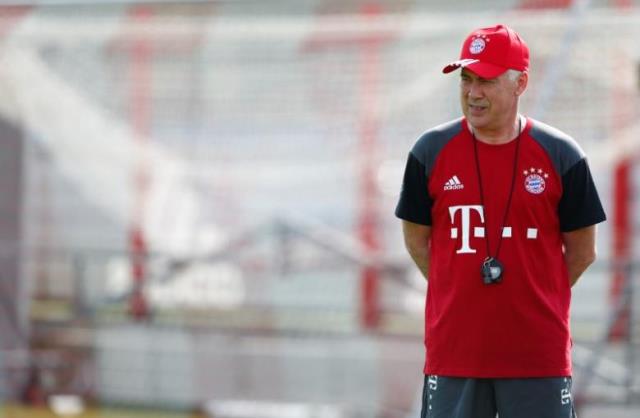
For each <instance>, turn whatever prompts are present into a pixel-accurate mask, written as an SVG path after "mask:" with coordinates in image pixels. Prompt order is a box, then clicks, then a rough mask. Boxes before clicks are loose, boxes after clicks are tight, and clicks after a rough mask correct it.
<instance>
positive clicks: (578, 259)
mask: <svg viewBox="0 0 640 418" xmlns="http://www.w3.org/2000/svg"><path fill="white" fill-rule="evenodd" d="M593 260H594V257H584V256H578V255H574V254H571V253H566V254H565V261H566V263H567V270H568V272H569V284H570V285H571V286H572V287H573V285H574V284H576V283H577V282H578V279H579V278H580V276H582V273H584V272H585V270H586V269H587V268H588V267H589V266H590V265H591V263H593Z"/></svg>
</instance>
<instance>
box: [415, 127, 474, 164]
mask: <svg viewBox="0 0 640 418" xmlns="http://www.w3.org/2000/svg"><path fill="white" fill-rule="evenodd" d="M462 120H463V118H457V119H454V120H451V121H448V122H445V123H443V124H441V125H438V126H435V127H433V128H431V129H429V130H427V131H426V132H424V133H423V134H422V135H421V136H420V137H419V138H418V140H417V141H416V143H415V145H414V146H413V148H412V150H411V153H412V154H413V155H414V156H415V157H416V158H417V159H418V160H419V161H420V162H421V163H422V164H424V165H429V164H430V163H432V162H433V160H435V157H436V156H437V155H438V154H439V153H440V151H441V150H442V148H444V146H445V145H446V144H447V143H448V142H449V141H450V140H451V139H453V138H455V137H456V136H457V135H458V134H459V133H460V132H462Z"/></svg>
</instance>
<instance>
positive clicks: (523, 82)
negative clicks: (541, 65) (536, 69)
mask: <svg viewBox="0 0 640 418" xmlns="http://www.w3.org/2000/svg"><path fill="white" fill-rule="evenodd" d="M516 83H517V87H516V91H515V94H516V96H520V95H521V94H522V93H524V91H525V90H526V89H527V84H529V73H528V72H527V71H523V72H522V74H520V76H519V77H518V79H517V80H516Z"/></svg>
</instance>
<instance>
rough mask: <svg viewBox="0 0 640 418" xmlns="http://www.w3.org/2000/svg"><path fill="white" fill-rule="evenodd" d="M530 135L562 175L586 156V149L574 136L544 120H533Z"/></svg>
mask: <svg viewBox="0 0 640 418" xmlns="http://www.w3.org/2000/svg"><path fill="white" fill-rule="evenodd" d="M530 135H531V137H532V138H533V139H534V140H535V141H537V142H538V143H539V144H540V146H542V148H544V150H545V151H546V152H547V154H548V155H549V157H550V158H551V161H552V162H553V165H554V167H555V169H556V171H557V172H558V174H560V176H564V175H565V174H566V172H567V171H569V169H570V168H571V167H573V166H574V165H575V164H576V163H577V162H578V161H580V160H582V159H583V158H584V157H585V153H584V151H582V148H580V145H578V143H577V142H576V141H575V140H574V139H573V138H571V137H570V136H569V135H567V134H565V133H564V132H562V131H560V130H558V129H556V128H553V127H551V126H549V125H546V124H544V123H542V122H539V121H537V120H534V121H533V126H532V127H531V132H530Z"/></svg>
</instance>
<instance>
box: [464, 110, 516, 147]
mask: <svg viewBox="0 0 640 418" xmlns="http://www.w3.org/2000/svg"><path fill="white" fill-rule="evenodd" d="M523 127H524V123H521V116H520V115H519V114H517V115H516V116H515V117H514V118H513V122H512V123H510V124H507V125H505V126H504V127H503V128H499V129H491V128H488V129H477V128H475V127H473V126H472V125H471V124H469V129H470V130H471V132H472V133H473V135H474V137H475V138H476V139H477V140H478V141H480V142H485V143H487V144H491V145H500V144H506V143H507V142H511V141H513V140H514V139H516V138H517V137H518V135H519V134H520V132H521V131H522V128H523Z"/></svg>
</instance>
